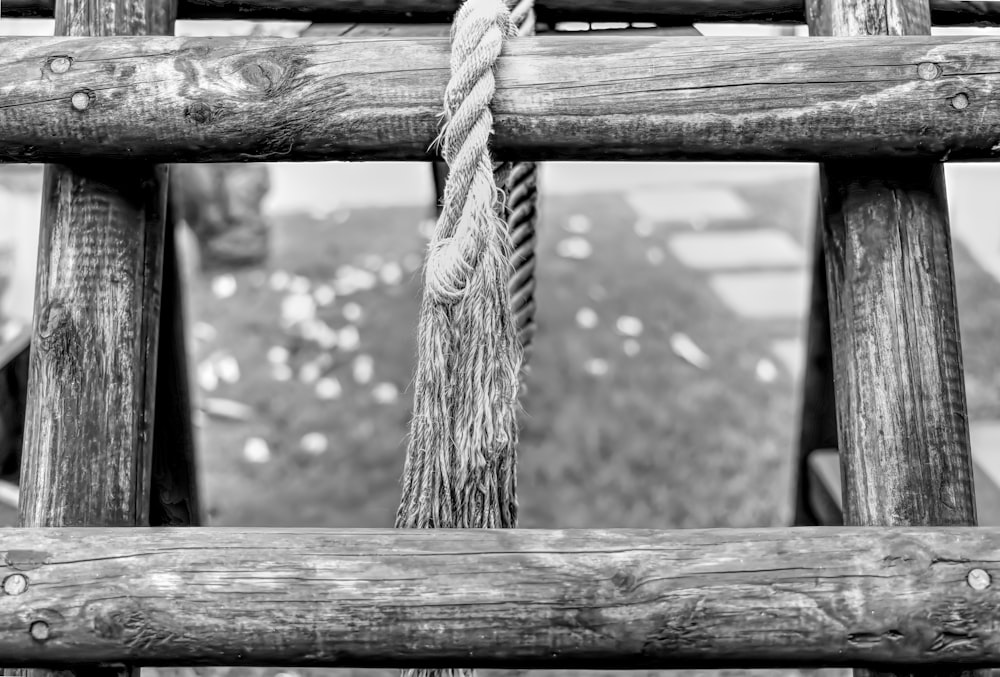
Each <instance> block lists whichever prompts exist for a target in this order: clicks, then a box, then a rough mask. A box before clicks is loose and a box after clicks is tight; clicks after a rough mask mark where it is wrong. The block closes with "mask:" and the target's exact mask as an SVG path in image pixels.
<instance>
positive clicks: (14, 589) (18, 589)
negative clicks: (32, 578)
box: [3, 574, 28, 595]
mask: <svg viewBox="0 0 1000 677" xmlns="http://www.w3.org/2000/svg"><path fill="white" fill-rule="evenodd" d="M27 589H28V579H27V578H26V577H25V576H24V575H23V574H11V575H10V576H8V577H7V578H5V579H3V591H4V593H5V594H7V595H20V594H21V593H22V592H24V591H25V590H27Z"/></svg>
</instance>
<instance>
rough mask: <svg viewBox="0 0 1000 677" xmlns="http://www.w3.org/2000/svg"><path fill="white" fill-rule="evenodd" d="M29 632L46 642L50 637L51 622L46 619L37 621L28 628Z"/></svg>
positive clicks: (38, 639) (40, 640)
mask: <svg viewBox="0 0 1000 677" xmlns="http://www.w3.org/2000/svg"><path fill="white" fill-rule="evenodd" d="M28 632H29V633H31V636H32V637H33V638H34V639H36V640H37V641H39V642H44V641H45V640H47V639H48V638H49V624H48V623H46V622H45V621H35V622H34V623H32V624H31V627H30V628H28Z"/></svg>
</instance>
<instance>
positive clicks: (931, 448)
mask: <svg viewBox="0 0 1000 677" xmlns="http://www.w3.org/2000/svg"><path fill="white" fill-rule="evenodd" d="M806 9H807V12H806V13H807V19H808V21H809V26H810V32H811V33H812V34H814V35H816V34H819V35H919V34H929V33H930V6H929V3H928V0H808V2H807V5H806ZM913 67H914V68H917V64H914V66H913ZM820 173H821V193H822V200H823V206H824V249H825V251H826V266H827V281H828V291H829V296H830V319H831V329H832V338H833V362H834V366H835V369H836V379H835V381H836V399H837V419H838V428H839V439H840V452H841V477H842V485H843V496H844V522H845V524H848V525H853V526H876V525H878V526H889V525H900V526H903V525H928V526H945V525H955V526H957V525H974V524H975V523H976V513H975V500H974V495H973V485H972V458H971V453H970V445H969V432H968V427H967V416H968V414H967V410H966V402H965V384H964V380H963V374H962V354H961V344H960V335H959V326H958V312H957V308H956V299H955V288H954V268H953V261H952V251H951V237H950V232H949V225H948V209H947V203H946V198H945V187H944V172H943V167H942V165H941V164H939V163H936V164H928V163H922V162H911V161H896V162H875V163H873V162H868V161H865V162H856V163H852V162H838V163H826V164H824V165H822V166H821V172H820ZM858 672H861V671H858Z"/></svg>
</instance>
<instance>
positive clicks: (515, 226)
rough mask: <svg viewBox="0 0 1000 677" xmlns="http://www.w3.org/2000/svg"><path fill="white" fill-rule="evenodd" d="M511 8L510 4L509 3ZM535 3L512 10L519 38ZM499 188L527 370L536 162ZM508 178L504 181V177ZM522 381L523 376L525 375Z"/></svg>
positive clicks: (512, 172) (528, 30)
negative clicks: (503, 200)
mask: <svg viewBox="0 0 1000 677" xmlns="http://www.w3.org/2000/svg"><path fill="white" fill-rule="evenodd" d="M508 4H509V2H508ZM534 4H535V3H534V0H518V1H517V2H516V4H515V5H514V6H513V7H512V8H511V13H510V16H511V21H513V23H514V25H515V26H517V34H518V36H525V35H534V33H535V10H534ZM497 172H498V174H497V176H498V181H497V184H498V185H502V186H504V187H505V188H506V190H507V205H506V217H507V228H508V229H509V230H510V236H511V242H512V244H513V247H514V253H513V255H512V257H511V263H512V264H513V266H514V270H513V272H512V273H511V277H510V284H509V286H510V294H511V305H512V307H513V309H514V317H515V321H516V323H517V337H518V340H519V341H520V342H521V349H522V350H523V352H524V357H523V360H522V368H523V369H526V368H527V365H528V358H529V356H530V353H531V346H532V343H533V341H534V338H535V245H536V236H535V225H536V223H537V220H538V210H537V208H536V204H537V202H538V178H537V175H538V172H537V167H536V165H535V163H534V162H518V163H514V164H509V163H505V164H503V165H499V166H498V168H497ZM503 174H506V176H505V177H504V178H503V180H501V176H502V175H503ZM522 378H523V374H522Z"/></svg>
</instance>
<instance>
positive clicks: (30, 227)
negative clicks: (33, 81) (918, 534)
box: [0, 20, 1000, 677]
mask: <svg viewBox="0 0 1000 677" xmlns="http://www.w3.org/2000/svg"><path fill="white" fill-rule="evenodd" d="M304 27H305V25H304V24H301V25H300V24H287V23H263V22H262V23H260V24H254V23H251V22H184V21H182V22H178V29H177V32H178V34H182V35H185V34H186V35H194V34H198V35H213V34H234V33H240V34H242V33H249V32H251V31H257V32H265V33H269V34H275V35H287V36H292V35H297V34H299V32H301V30H302V29H303V28H304ZM698 28H699V29H701V30H702V31H703V32H704V33H706V34H723V33H726V34H750V33H758V34H769V33H774V32H777V31H781V30H784V31H785V32H790V30H791V29H781V28H773V27H763V26H756V27H755V26H747V25H740V26H725V25H705V26H698ZM983 30H984V29H948V30H945V29H942V30H940V31H936V32H940V33H951V34H954V33H958V32H967V33H982V32H983ZM51 31H52V24H51V22H50V21H44V20H0V35H10V34H36V35H45V34H51ZM792 32H794V31H792ZM799 32H800V33H804V28H803V29H800V30H799ZM199 171H202V172H204V173H203V174H198V172H199ZM947 178H948V189H949V200H950V208H951V212H952V227H953V235H954V239H955V241H954V249H955V264H956V276H957V285H958V294H959V302H960V307H961V326H962V332H963V340H964V343H963V345H964V351H965V352H964V358H965V365H966V372H967V375H966V387H967V391H968V398H969V409H970V415H971V419H972V432H973V451H974V454H975V457H976V461H977V467H976V471H977V473H980V474H985V476H986V477H987V478H988V479H991V480H992V481H993V482H994V483H1000V450H998V448H997V447H998V445H1000V342H997V341H996V340H995V336H996V332H997V329H998V328H1000V293H998V292H1000V286H998V282H1000V223H998V221H1000V216H997V212H996V208H995V204H994V203H995V200H993V199H992V197H993V196H992V191H991V188H993V186H995V185H996V183H997V181H998V180H1000V168H994V167H992V166H990V165H987V164H964V165H950V166H949V167H948V170H947ZM174 180H175V181H182V182H187V185H188V188H189V189H188V190H187V191H186V197H185V199H186V200H188V202H189V203H188V204H185V205H182V209H181V213H182V215H184V216H185V217H186V222H185V223H184V224H182V225H181V226H180V234H181V241H182V254H183V257H184V269H185V274H186V279H187V305H188V313H189V324H188V327H189V334H190V336H189V339H190V343H191V346H190V348H191V354H192V355H193V356H194V359H193V372H194V374H193V381H194V383H195V384H196V386H197V393H196V406H197V416H196V423H197V426H198V433H199V436H200V437H199V453H200V456H199V464H200V473H201V492H202V503H203V506H204V508H205V510H206V517H207V523H208V524H209V525H216V526H221V525H227V526H285V527H293V526H303V527H310V526H315V527H319V526H323V527H388V526H391V525H392V522H393V517H394V513H395V508H396V505H397V503H398V500H399V493H400V492H399V478H400V475H401V473H402V467H403V458H404V453H405V439H404V438H405V435H406V430H407V424H408V418H409V409H410V405H411V403H412V396H413V393H412V389H411V387H410V385H411V377H412V373H413V366H414V355H415V335H416V321H417V307H418V300H419V294H420V267H421V264H422V258H423V253H424V249H425V246H426V242H427V238H428V236H429V234H430V230H431V228H432V227H433V215H434V188H433V182H432V173H431V168H430V165H427V164H413V163H408V164H407V163H367V164H348V163H315V164H284V165H281V164H260V165H244V166H236V167H232V166H227V167H216V168H211V169H205V168H201V169H198V168H192V167H187V168H184V167H182V168H179V169H178V171H175V176H174ZM817 181H818V172H817V168H816V167H815V166H814V165H809V164H763V163H762V164H753V165H750V164H733V163H729V164H708V163H699V164H663V163H618V164H600V163H591V164H583V163H547V164H543V165H541V175H540V190H541V198H540V218H539V222H538V228H539V264H538V292H537V305H538V334H537V336H536V339H535V349H534V352H533V355H532V362H531V372H530V377H529V381H528V388H527V392H526V395H525V396H524V398H523V400H522V404H523V407H524V410H525V415H524V417H523V434H522V443H521V447H520V457H519V464H520V467H519V478H518V482H519V487H518V491H519V497H520V506H521V526H523V527H529V528H530V527H545V528H554V527H566V528H573V527H652V528H688V527H721V526H729V527H754V526H756V527H768V526H779V525H786V524H790V522H791V518H792V517H791V515H792V506H793V502H792V498H793V483H792V468H793V458H794V452H793V450H794V448H795V442H796V439H797V435H798V417H799V404H798V402H799V396H800V393H799V389H800V382H801V371H802V363H803V355H804V349H805V347H804V329H805V322H804V316H805V312H806V309H807V300H808V290H809V270H810V252H811V247H812V244H811V238H812V236H813V232H814V223H815V214H816V203H817V194H816V193H817V191H816V189H817ZM40 186H41V167H37V166H11V165H0V204H2V205H3V212H2V213H3V215H4V216H3V221H2V222H0V331H2V333H0V343H2V342H3V340H10V339H11V338H12V337H14V336H16V335H17V334H18V333H19V332H21V331H23V329H24V327H26V326H27V324H28V323H29V321H30V315H31V305H32V304H31V298H32V289H33V284H34V266H35V258H36V253H37V230H38V220H39V210H40ZM159 672H174V671H170V670H160V671H159ZM179 672H185V673H193V672H198V673H200V674H209V673H211V674H227V675H228V674H232V675H242V674H254V675H273V674H276V673H285V675H286V677H288V675H294V674H296V673H305V672H320V671H301V670H299V671H290V670H284V671H279V670H273V669H272V670H248V669H233V670H224V669H211V670H207V669H206V670H197V671H194V670H191V671H179ZM323 672H333V671H323ZM730 672H737V671H730ZM761 672H767V673H768V674H779V673H781V672H782V671H761ZM787 672H789V673H792V672H795V673H798V672H801V671H787ZM828 672H831V673H832V672H838V673H842V672H843V671H828ZM385 674H392V673H390V672H386V673H385Z"/></svg>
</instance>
